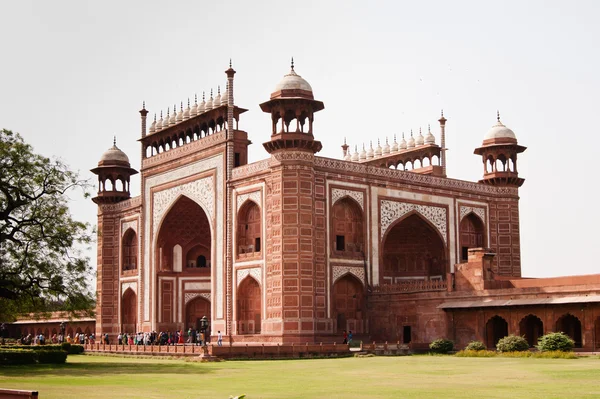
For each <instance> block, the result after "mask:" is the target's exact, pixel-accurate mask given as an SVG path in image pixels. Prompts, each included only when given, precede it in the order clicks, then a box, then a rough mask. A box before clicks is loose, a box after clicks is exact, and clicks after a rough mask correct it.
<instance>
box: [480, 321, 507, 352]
mask: <svg viewBox="0 0 600 399" xmlns="http://www.w3.org/2000/svg"><path fill="white" fill-rule="evenodd" d="M485 335H486V345H487V347H488V348H496V344H497V343H498V341H500V340H501V339H502V338H504V337H506V336H507V335H508V323H507V322H506V320H504V319H503V318H502V317H500V316H494V317H492V318H491V319H489V320H488V322H487V323H486V325H485Z"/></svg>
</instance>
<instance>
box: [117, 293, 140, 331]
mask: <svg viewBox="0 0 600 399" xmlns="http://www.w3.org/2000/svg"><path fill="white" fill-rule="evenodd" d="M120 332H123V333H128V334H131V333H136V332H137V295H136V294H135V292H133V290H132V289H131V288H127V289H126V290H125V293H124V294H123V299H122V300H121V331H120Z"/></svg>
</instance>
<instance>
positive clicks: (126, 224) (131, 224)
mask: <svg viewBox="0 0 600 399" xmlns="http://www.w3.org/2000/svg"><path fill="white" fill-rule="evenodd" d="M129 229H131V230H133V231H134V232H135V234H136V235H137V233H138V229H137V220H130V221H128V222H123V223H122V224H121V237H123V236H124V235H125V232H126V231H127V230H129Z"/></svg>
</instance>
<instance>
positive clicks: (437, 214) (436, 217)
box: [381, 200, 448, 244]
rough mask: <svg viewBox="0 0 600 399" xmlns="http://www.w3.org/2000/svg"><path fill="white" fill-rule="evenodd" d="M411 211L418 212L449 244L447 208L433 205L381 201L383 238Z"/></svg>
mask: <svg viewBox="0 0 600 399" xmlns="http://www.w3.org/2000/svg"><path fill="white" fill-rule="evenodd" d="M411 211H416V212H417V213H419V214H420V215H421V216H423V217H424V218H425V219H427V220H428V221H429V222H431V224H432V225H434V226H435V228H436V229H437V230H438V231H439V233H440V235H441V236H442V237H443V239H444V242H445V243H446V244H447V243H448V228H447V217H448V215H447V212H446V208H444V207H440V206H433V205H419V204H413V203H409V202H397V201H389V200H381V237H382V238H383V236H384V235H385V233H386V231H387V229H388V228H389V227H390V226H391V225H392V224H393V223H394V222H395V221H396V220H398V219H400V218H401V217H402V216H404V215H406V214H407V213H409V212H411Z"/></svg>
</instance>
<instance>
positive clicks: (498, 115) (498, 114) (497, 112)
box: [496, 110, 500, 122]
mask: <svg viewBox="0 0 600 399" xmlns="http://www.w3.org/2000/svg"><path fill="white" fill-rule="evenodd" d="M496 119H497V120H498V122H500V110H496Z"/></svg>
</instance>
